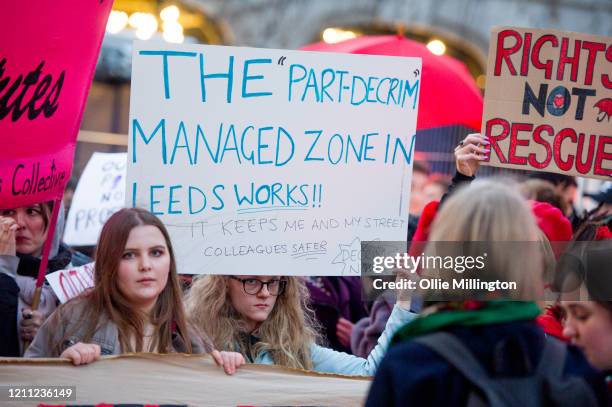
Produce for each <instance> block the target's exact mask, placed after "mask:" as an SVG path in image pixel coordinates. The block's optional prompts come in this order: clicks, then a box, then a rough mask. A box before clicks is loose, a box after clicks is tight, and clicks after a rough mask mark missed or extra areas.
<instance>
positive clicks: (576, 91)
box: [482, 27, 612, 180]
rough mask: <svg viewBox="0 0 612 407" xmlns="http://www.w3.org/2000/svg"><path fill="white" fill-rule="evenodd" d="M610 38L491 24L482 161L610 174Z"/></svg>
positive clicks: (570, 172)
mask: <svg viewBox="0 0 612 407" xmlns="http://www.w3.org/2000/svg"><path fill="white" fill-rule="evenodd" d="M611 116H612V38H610V37H602V36H594V35H586V34H578V33H570V32H561V31H556V30H535V29H528V28H512V27H501V28H496V29H494V30H493V32H492V35H491V45H490V48H489V61H488V65H487V85H486V91H485V106H484V117H483V128H482V132H483V134H485V135H487V136H488V137H489V139H490V141H491V158H490V161H489V163H488V164H489V165H492V166H496V167H505V168H514V169H522V170H537V171H547V172H556V173H561V174H567V175H574V176H583V177H591V178H599V179H608V180H609V179H610V178H611V177H612V121H611Z"/></svg>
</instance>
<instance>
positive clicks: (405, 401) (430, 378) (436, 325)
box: [366, 180, 607, 406]
mask: <svg viewBox="0 0 612 407" xmlns="http://www.w3.org/2000/svg"><path fill="white" fill-rule="evenodd" d="M537 240H538V229H537V225H536V223H535V220H534V218H533V217H532V216H531V213H530V210H529V206H528V204H527V202H526V201H525V200H524V199H523V198H522V197H520V195H519V194H518V193H517V191H516V190H514V189H510V188H508V187H506V186H504V185H502V183H501V182H499V181H497V182H496V181H495V180H490V181H480V182H476V183H473V184H471V185H470V186H469V187H465V188H462V189H460V190H459V191H457V192H456V193H455V194H454V195H453V196H451V197H450V198H448V199H447V201H446V202H445V203H444V205H443V206H442V207H441V209H440V212H439V213H438V214H437V216H436V218H435V220H434V222H433V225H432V226H431V232H430V234H429V241H430V242H432V241H458V242H469V241H480V242H483V241H486V242H504V241H507V242H520V241H537ZM429 244H431V243H429ZM429 244H428V248H429ZM491 247H492V248H495V246H491ZM428 248H427V249H426V253H427V250H428ZM493 254H494V255H491V253H490V255H489V257H490V259H489V260H490V261H493V260H492V259H496V260H495V261H494V264H495V267H491V266H490V265H489V267H488V269H487V270H488V274H487V277H488V279H493V280H494V279H495V278H499V279H502V280H504V281H516V282H519V285H518V286H519V287H523V288H524V290H523V291H521V290H506V291H503V292H500V291H495V292H493V293H489V294H488V295H487V298H486V300H485V298H483V297H482V296H481V295H478V294H477V293H470V292H465V291H463V292H458V291H452V290H451V291H447V295H449V294H454V295H456V296H458V297H459V298H463V300H457V301H453V302H443V301H439V297H433V295H435V294H439V293H436V292H435V291H434V290H431V291H426V292H425V293H424V299H425V304H424V307H425V308H424V310H423V313H422V314H421V315H420V316H419V317H417V318H416V319H415V320H413V321H412V322H411V323H409V324H406V325H405V326H404V327H403V328H402V329H400V330H399V331H398V333H397V334H396V337H395V338H394V345H392V347H391V349H390V350H389V352H388V354H387V356H386V357H385V359H384V360H383V362H382V363H381V366H380V368H379V370H378V372H377V375H376V377H375V379H374V382H373V384H372V387H371V388H370V393H369V395H368V399H367V403H366V405H367V406H379V405H385V406H393V405H397V406H400V405H401V406H404V405H419V406H437V405H467V404H468V402H469V401H474V400H475V399H480V400H479V401H481V402H482V401H483V400H482V397H483V396H484V397H485V398H486V401H488V402H491V399H490V393H489V392H490V391H493V390H494V388H493V386H490V387H489V388H483V386H481V385H482V383H480V382H478V383H476V382H474V380H476V378H475V377H470V378H468V376H466V374H467V375H470V374H471V373H470V372H475V371H476V370H477V371H478V372H480V373H478V374H476V373H474V375H475V376H477V377H480V376H482V377H481V378H482V380H485V379H486V380H493V381H495V380H498V379H500V378H508V377H511V378H512V379H513V380H514V381H517V380H520V379H524V380H526V381H527V382H530V381H532V380H540V379H536V378H534V377H533V376H532V375H534V374H539V373H536V369H538V370H537V372H546V369H543V368H540V367H539V366H540V365H542V364H544V365H543V366H546V365H547V364H551V365H553V366H555V369H559V370H561V371H555V369H552V368H551V369H552V371H549V373H550V374H551V376H550V377H549V376H545V377H546V379H545V380H548V379H551V380H556V379H555V378H556V377H564V378H567V377H574V378H575V380H574V382H573V383H575V386H574V387H572V388H571V389H570V390H571V391H572V392H568V391H566V390H568V388H567V387H564V385H563V384H562V383H559V384H560V387H555V391H550V390H549V391H547V390H546V389H543V388H539V389H537V391H538V392H539V393H538V394H531V395H530V394H529V393H526V394H527V396H531V397H532V398H533V397H542V399H541V400H540V402H539V403H538V405H556V404H554V403H556V402H558V401H559V400H561V402H563V401H566V402H568V403H572V402H578V403H580V404H581V405H588V402H594V403H599V405H605V403H606V397H607V395H606V390H605V384H604V381H603V376H601V375H600V374H599V373H598V372H597V371H595V370H593V369H592V368H591V367H590V366H589V365H588V364H587V362H586V360H585V359H584V357H583V355H582V353H581V352H580V350H578V349H576V348H574V347H568V346H567V345H564V344H562V343H561V342H559V341H557V340H555V339H554V338H550V337H546V336H545V334H544V332H543V331H542V330H541V328H540V327H539V326H538V325H537V323H536V322H535V318H536V317H537V316H538V315H539V314H540V309H539V307H538V306H537V305H536V304H535V303H534V302H528V301H524V299H525V298H526V297H529V298H534V299H535V298H538V296H539V295H541V292H542V291H543V280H542V258H541V255H538V251H534V252H532V253H531V255H529V256H528V255H526V254H525V253H522V255H520V256H518V255H517V253H514V252H513V251H511V250H503V247H501V246H498V247H497V250H495V253H493ZM525 290H526V291H528V292H525ZM434 298H436V299H437V301H431V300H432V299H434ZM508 299H515V301H507V300H508ZM516 300H518V301H516ZM438 333H445V334H444V335H437V334H438ZM449 338H450V339H449ZM436 341H438V343H437V344H438V345H439V344H440V343H439V342H440V341H442V342H447V343H446V344H445V345H448V342H450V343H451V344H452V347H453V349H454V354H455V355H461V357H460V358H452V354H451V355H448V354H446V353H445V352H444V348H445V346H442V347H437V346H435V345H436ZM548 342H551V344H550V345H549V344H548ZM551 347H552V348H554V349H555V350H554V351H552V352H554V353H557V354H556V355H555V354H554V353H553V355H552V356H553V357H552V358H551V357H550V356H547V357H545V360H542V358H543V357H544V356H543V355H544V354H546V355H551V353H549V352H551V351H550V350H549V348H551ZM448 348H450V346H449V347H447V349H448ZM545 349H546V352H545ZM451 353H452V352H451ZM559 355H562V356H559ZM557 356H559V357H561V358H563V359H561V360H564V361H563V362H561V363H560V362H558V361H557V358H556V357H557ZM465 360H470V361H471V362H472V363H471V364H472V366H473V367H474V369H471V370H470V369H464V367H465V366H459V365H458V364H460V363H461V361H465ZM539 369H543V370H539ZM542 374H545V373H542ZM532 383H534V382H532ZM535 383H540V382H535ZM489 384H490V383H489ZM497 384H499V385H500V386H502V387H501V388H502V389H503V388H504V387H503V386H504V385H505V384H504V382H498V383H497ZM506 384H507V382H506ZM536 387H537V386H536ZM524 388H525V389H526V387H524ZM526 391H527V390H526ZM534 391H536V390H534ZM500 394H503V393H500ZM504 395H505V396H507V393H505V394H504ZM511 396H512V394H511ZM502 397H503V396H502ZM572 398H573V399H572ZM486 401H485V405H486ZM516 403H517V401H516V400H514V404H516ZM547 403H548V404H547ZM511 404H512V403H510V404H509V405H511Z"/></svg>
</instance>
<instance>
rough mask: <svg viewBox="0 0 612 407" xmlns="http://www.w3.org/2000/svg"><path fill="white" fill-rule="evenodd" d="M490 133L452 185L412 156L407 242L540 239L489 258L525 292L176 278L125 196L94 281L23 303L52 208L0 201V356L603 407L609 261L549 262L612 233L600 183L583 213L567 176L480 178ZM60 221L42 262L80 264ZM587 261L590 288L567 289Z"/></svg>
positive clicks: (385, 399)
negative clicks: (122, 362)
mask: <svg viewBox="0 0 612 407" xmlns="http://www.w3.org/2000/svg"><path fill="white" fill-rule="evenodd" d="M488 145H489V142H488V141H487V139H486V138H485V137H483V136H482V135H479V134H472V135H468V136H467V137H466V138H465V139H464V140H463V141H462V142H461V143H460V145H459V146H457V148H456V149H455V151H454V155H455V160H456V168H457V172H456V174H455V176H454V177H453V178H452V180H450V179H447V178H445V177H444V176H442V175H440V174H432V173H431V172H430V170H429V168H428V166H427V165H426V164H424V163H420V162H418V163H415V165H414V168H413V174H412V191H411V194H412V195H411V203H410V208H409V212H410V219H409V222H408V225H409V226H408V245H414V244H416V243H417V242H419V243H421V244H423V245H425V246H423V247H424V248H425V249H424V250H427V247H428V246H427V243H428V242H430V243H431V242H436V241H458V242H469V241H485V242H487V241H488V242H521V241H522V242H536V243H538V246H537V247H538V250H537V251H536V252H535V254H534V253H531V254H530V255H529V256H528V255H525V254H524V253H515V252H513V251H510V250H506V251H505V252H503V251H501V250H500V251H499V253H498V257H499V260H498V261H497V262H496V263H495V264H496V269H495V270H493V273H495V274H496V275H499V276H503V277H504V278H505V279H509V278H513V279H515V280H517V281H519V280H520V281H522V282H524V285H523V287H529V290H531V292H529V293H528V295H526V293H525V292H521V293H518V292H495V293H494V294H491V295H489V296H487V297H486V298H482V297H481V296H480V294H474V296H473V297H470V296H466V295H465V293H464V292H462V293H457V294H461V295H459V299H458V300H453V301H441V300H440V299H439V298H438V297H437V296H436V292H435V291H434V290H426V291H423V292H420V293H419V295H418V301H416V300H415V301H411V300H410V299H408V298H404V297H402V298H401V299H398V300H397V301H396V299H395V298H394V297H393V296H389V297H386V296H384V297H382V298H379V299H377V300H375V301H371V302H367V301H365V300H364V299H363V298H362V290H361V280H360V279H359V278H358V277H295V276H279V275H248V272H247V273H238V272H236V275H227V276H225V275H204V276H199V277H197V278H194V280H193V282H190V284H188V285H187V286H188V287H186V286H185V285H184V284H183V283H182V282H181V280H180V276H179V272H180V270H177V267H176V261H175V257H174V251H173V249H172V244H171V242H170V238H169V236H168V232H167V231H166V228H165V227H164V225H163V224H162V223H161V221H160V220H159V219H158V218H156V217H155V216H154V215H152V214H151V213H149V212H147V211H145V210H142V209H137V208H130V209H122V210H120V211H119V212H117V213H115V214H114V215H113V216H112V217H110V219H109V220H108V221H107V223H106V224H105V226H104V228H103V230H102V232H101V235H100V238H99V242H98V245H97V248H96V251H95V284H94V287H93V288H92V289H90V290H88V291H87V292H85V293H83V294H81V295H80V296H78V297H77V298H74V299H72V300H71V301H69V302H67V303H66V304H63V305H61V306H59V307H58V301H57V299H56V298H55V296H54V294H53V292H52V290H51V289H50V288H49V286H48V285H43V288H42V295H41V297H40V302H39V304H38V307H37V308H36V309H32V308H33V307H32V302H33V296H34V292H35V285H36V277H37V275H38V269H39V266H40V262H41V259H40V257H41V253H42V247H43V244H44V242H45V240H46V239H47V237H48V236H47V235H48V232H49V229H50V228H49V220H50V214H51V212H52V210H53V208H52V206H51V205H49V204H36V205H32V206H29V207H22V208H16V209H10V210H3V211H2V212H0V306H1V308H0V312H1V315H0V318H1V320H0V325H1V328H0V329H2V332H3V335H2V338H1V343H0V356H12V357H18V356H25V357H62V358H67V359H69V360H70V361H71V362H72V363H73V364H75V365H81V364H88V363H92V362H94V361H95V360H97V359H99V357H100V356H102V355H117V354H121V353H127V352H158V353H169V352H184V353H211V354H212V357H213V359H214V360H215V361H216V362H217V363H218V364H219V365H221V366H222V367H223V369H224V370H225V372H226V373H228V374H234V373H235V372H236V371H237V369H239V368H240V366H241V365H243V364H245V363H260V364H274V365H281V366H286V367H291V368H298V369H305V370H315V371H319V372H329V373H340V374H349V375H368V376H375V378H374V380H373V384H372V387H371V390H370V393H369V395H368V399H367V405H371V406H378V405H473V404H471V403H485V404H486V403H489V404H495V403H497V402H500V403H501V402H503V401H504V400H505V401H507V405H608V403H610V394H611V391H610V389H611V388H612V387H611V385H610V374H611V372H612V301H610V299H612V297H610V296H609V291H606V290H603V291H604V294H601V293H599V295H594V294H593V290H599V289H600V288H601V285H602V284H603V285H605V282H607V281H609V280H610V279H611V278H610V277H611V276H610V273H612V267H610V263H608V264H607V267H606V263H605V261H604V262H603V263H601V262H600V263H597V262H595V263H594V264H596V265H597V266H592V265H591V267H590V270H586V271H585V270H581V271H580V272H581V273H582V274H581V275H577V274H576V273H574V274H572V273H571V272H570V273H565V274H560V272H559V271H558V270H559V267H558V265H559V264H567V262H568V260H567V258H566V257H567V256H566V257H564V256H565V253H564V250H563V248H567V247H572V245H574V244H578V242H585V241H589V242H590V241H606V240H607V239H612V233H611V229H610V228H611V225H612V196H611V195H612V194H611V189H610V188H609V186H607V189H604V190H602V191H601V192H600V193H597V194H592V195H591V198H592V199H594V201H595V202H596V203H597V206H596V207H595V208H594V209H593V210H591V211H589V212H586V213H579V212H577V211H576V210H575V209H574V205H573V203H574V200H575V195H576V187H577V184H576V181H575V180H574V179H573V178H572V177H567V176H561V175H555V174H547V173H537V174H533V175H531V176H529V177H526V178H525V179H522V180H518V181H516V180H502V179H486V178H485V179H478V180H476V175H477V172H478V168H479V166H480V162H482V161H483V160H486V158H487V156H488V154H489V153H490V150H489V149H488V148H487V146H488ZM608 184H609V183H608ZM62 231H63V210H60V216H59V218H58V222H57V225H56V227H55V232H54V235H53V243H52V247H51V254H50V255H49V262H48V267H47V272H53V271H56V270H61V269H66V268H67V267H70V266H74V265H81V264H84V263H87V262H89V261H92V260H91V259H89V258H87V257H86V256H84V255H82V254H80V253H78V252H75V251H74V250H72V249H70V248H68V247H66V246H65V245H63V244H62V243H61V242H60V237H61V235H62ZM611 241H612V240H611ZM413 247H414V246H413ZM419 247H420V246H419ZM606 255H607V257H606V258H607V259H609V258H610V253H609V252H608V253H607V254H606ZM569 264H574V263H571V261H570V262H569ZM602 264H603V266H602ZM593 267H595V268H596V270H593ZM585 273H586V274H589V273H591V274H590V275H593V274H596V275H597V277H596V278H593V279H592V280H593V281H601V282H603V283H602V284H583V285H580V286H579V287H577V288H576V287H572V289H571V290H570V289H568V284H569V285H571V283H568V281H574V280H576V279H579V280H580V278H582V280H580V281H584V280H586V279H585V278H584V277H585ZM597 286H599V287H597ZM569 291H573V294H575V296H574V297H571V296H565V294H566V293H567V292H569ZM585 292H586V295H589V299H590V300H589V301H584V300H583V299H584V298H585V297H583V296H581V295H583V294H585ZM576 295H577V296H576ZM462 296H463V297H462ZM564 296H565V297H564ZM526 297H528V298H529V299H526ZM545 300H546V301H545ZM30 342H31V343H30ZM530 403H531V404H530Z"/></svg>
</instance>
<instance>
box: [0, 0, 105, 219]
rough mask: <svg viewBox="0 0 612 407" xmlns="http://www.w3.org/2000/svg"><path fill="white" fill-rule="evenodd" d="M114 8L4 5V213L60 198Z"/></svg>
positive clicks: (0, 67) (0, 73) (59, 2)
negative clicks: (5, 210) (6, 209)
mask: <svg viewBox="0 0 612 407" xmlns="http://www.w3.org/2000/svg"><path fill="white" fill-rule="evenodd" d="M112 4H113V2H112V1H70V0H56V1H36V2H30V1H9V2H4V3H3V4H2V12H0V43H1V47H0V48H1V50H2V52H0V146H1V147H0V207H2V208H15V207H19V206H25V205H29V204H33V203H39V202H43V201H50V200H53V199H55V198H61V196H62V193H63V191H64V187H65V185H66V183H67V182H68V180H69V179H70V172H71V171H72V161H73V158H74V148H75V145H76V136H77V131H78V129H79V125H80V123H81V117H82V114H83V109H84V106H85V100H86V97H87V93H88V91H89V86H90V85H91V81H92V79H93V74H94V68H95V65H96V61H97V58H98V52H99V49H100V44H101V43H102V36H103V35H104V27H105V26H106V20H107V18H108V14H109V13H110V10H111V6H112Z"/></svg>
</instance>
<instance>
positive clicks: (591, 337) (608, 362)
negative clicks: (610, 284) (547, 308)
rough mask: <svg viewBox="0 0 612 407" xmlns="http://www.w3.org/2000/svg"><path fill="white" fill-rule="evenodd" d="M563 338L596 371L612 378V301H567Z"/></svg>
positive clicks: (565, 304)
mask: <svg viewBox="0 0 612 407" xmlns="http://www.w3.org/2000/svg"><path fill="white" fill-rule="evenodd" d="M562 304H563V310H564V311H565V320H564V322H563V324H564V328H563V335H565V336H566V337H568V338H569V339H570V340H571V342H572V343H573V344H575V345H577V346H578V347H580V348H581V349H582V350H584V353H585V355H586V357H587V358H588V359H589V362H591V364H592V365H593V366H595V367H596V368H598V369H600V370H603V371H605V372H607V374H608V375H611V374H612V346H610V340H611V338H612V301H563V302H562Z"/></svg>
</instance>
